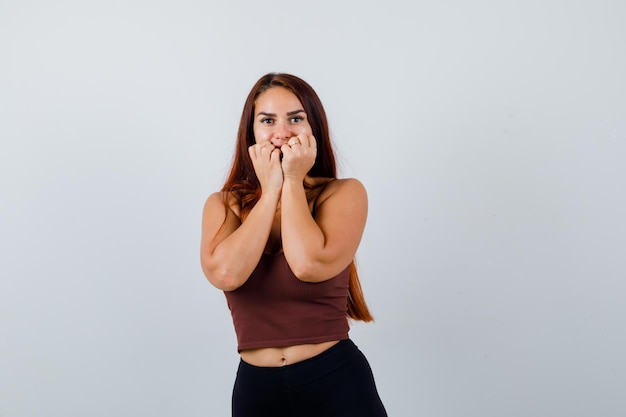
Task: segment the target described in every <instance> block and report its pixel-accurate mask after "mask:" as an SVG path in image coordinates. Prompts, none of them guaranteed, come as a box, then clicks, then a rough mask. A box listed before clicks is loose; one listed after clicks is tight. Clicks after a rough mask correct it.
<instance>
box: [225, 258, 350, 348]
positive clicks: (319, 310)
mask: <svg viewBox="0 0 626 417" xmlns="http://www.w3.org/2000/svg"><path fill="white" fill-rule="evenodd" d="M349 273H350V268H349V267H347V268H346V269H345V270H343V271H342V272H340V273H339V275H337V276H335V277H333V278H331V279H328V280H326V281H322V282H318V283H309V282H304V281H301V280H299V279H298V278H297V277H296V276H295V275H294V274H293V272H292V271H291V269H290V268H289V265H288V264H287V260H286V259H285V255H284V254H283V253H282V252H281V253H277V254H271V255H270V254H263V256H261V260H260V261H259V264H258V265H257V267H256V269H255V270H254V271H253V272H252V274H251V275H250V277H249V278H248V280H247V281H246V282H245V284H243V285H242V286H241V287H239V288H237V289H236V290H234V291H225V292H224V294H225V295H226V300H227V302H228V308H229V309H230V312H231V315H232V317H233V324H234V326H235V333H236V334H237V345H238V346H237V349H238V350H239V351H242V350H244V349H255V348H264V347H280V346H294V345H301V344H307V343H322V342H329V341H332V340H343V339H347V338H348V330H349V325H348V313H347V305H348V281H349Z"/></svg>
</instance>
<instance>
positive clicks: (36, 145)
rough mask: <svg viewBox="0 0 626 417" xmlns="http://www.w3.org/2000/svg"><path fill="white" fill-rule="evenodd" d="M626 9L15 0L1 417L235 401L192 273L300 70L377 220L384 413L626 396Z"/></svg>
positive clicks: (550, 4)
mask: <svg viewBox="0 0 626 417" xmlns="http://www.w3.org/2000/svg"><path fill="white" fill-rule="evenodd" d="M624 22H626V3H624V2H623V1H621V0H615V1H610V0H606V1H598V0H594V1H591V0H584V1H577V2H569V1H557V0H541V1H538V0H528V1H484V0H483V1H473V2H465V1H460V0H458V1H441V2H436V1H430V2H425V1H408V0H407V1H399V0H393V1H385V2H382V1H381V2H375V1H356V0H354V1H343V2H341V1H334V2H331V1H316V2H289V1H276V0H268V1H265V2H257V1H239V2H230V3H227V2H225V1H223V2H211V1H200V0H183V1H180V0H177V1H174V0H171V1H165V0H162V1H147V0H145V1H140V0H130V1H122V0H118V1H106V2H105V1H78V0H75V1H63V0H59V1H54V2H53V1H42V0H30V1H29V0H19V1H18V0H1V1H0V139H1V151H0V204H1V205H0V254H1V255H0V256H1V263H0V274H1V280H0V416H1V417H40V416H41V417H56V416H59V417H84V416H90V417H100V416H102V417H104V416H107V417H108V416H129V417H138V416H150V417H170V416H190V417H191V416H217V417H219V416H227V415H229V413H230V394H231V389H232V383H233V380H234V373H235V368H236V365H237V358H238V357H237V354H236V341H235V336H234V331H233V329H232V323H231V321H230V316H229V312H228V310H227V307H226V303H225V300H224V296H223V294H222V293H221V292H219V291H218V290H216V289H214V288H213V287H211V286H210V284H208V282H207V281H206V280H205V278H204V277H203V275H202V272H201V270H200V266H199V254H198V252H199V247H198V246H199V234H200V216H201V210H202V205H203V203H204V200H205V199H206V197H207V196H208V195H209V194H210V193H211V192H213V191H216V190H218V189H219V188H220V187H221V185H222V182H223V180H224V179H225V174H226V171H227V170H228V168H229V163H230V158H231V155H232V152H233V149H234V140H235V135H236V130H237V124H238V119H239V116H240V113H241V109H242V106H243V102H244V99H245V97H246V95H247V93H248V91H249V89H250V88H251V86H252V85H253V83H254V82H255V81H256V80H257V79H258V78H259V77H260V76H261V75H263V74H264V73H266V72H269V71H285V72H291V73H294V74H296V75H298V76H300V77H302V78H304V79H305V80H307V81H308V82H309V83H310V84H312V85H313V87H314V88H315V89H316V90H317V91H318V93H319V95H320V97H321V98H322V101H323V102H324V103H325V106H326V110H327V112H328V114H329V118H330V123H331V130H332V134H333V138H334V142H335V145H336V148H337V152H338V155H339V160H340V167H341V176H354V177H357V178H359V179H360V180H361V181H362V182H363V183H364V184H365V186H366V187H367V189H368V192H369V197H370V215H369V219H368V226H367V228H366V232H365V236H364V239H363V241H362V244H361V248H360V250H359V254H358V260H359V266H360V271H361V279H362V282H363V286H364V290H365V293H366V297H367V299H368V302H369V304H370V307H371V308H372V310H373V312H374V314H375V316H376V319H377V321H376V322H375V323H374V324H368V325H361V324H359V325H356V326H355V327H353V330H352V332H351V334H352V337H353V339H354V340H355V341H356V343H357V345H359V347H360V348H361V349H362V350H363V351H364V352H365V354H366V355H367V357H368V358H369V360H370V362H371V364H372V367H373V369H374V373H375V376H376V380H377V384H378V388H379V391H380V394H381V396H382V398H383V400H384V402H385V404H386V407H387V409H388V412H389V415H390V416H394V417H401V416H429V417H487V416H493V417H501V416H507V417H555V416H567V417H597V416H602V417H612V416H616V417H617V416H624V413H625V412H626V411H625V410H626V399H625V397H624V392H626V360H625V359H624V352H626V331H625V330H624V329H625V327H624V326H625V322H626V306H625V299H626V283H625V277H626V261H625V258H626V256H625V255H626V237H625V236H626V222H625V220H624V214H625V213H626V192H625V191H626V190H625V188H626V187H625V186H624V179H625V178H626V164H625V162H624V161H625V159H626V145H625V140H626V82H625V76H624V74H626V48H625V46H624V45H625V41H626V24H625V23H624Z"/></svg>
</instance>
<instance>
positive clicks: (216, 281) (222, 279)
mask: <svg viewBox="0 0 626 417" xmlns="http://www.w3.org/2000/svg"><path fill="white" fill-rule="evenodd" d="M202 271H203V272H204V276H205V277H206V279H207V280H208V281H209V282H210V283H211V285H213V286H214V287H215V288H217V289H219V290H222V291H234V290H236V289H237V288H239V287H241V285H242V284H243V282H242V281H241V280H240V279H238V278H237V277H236V275H235V274H233V273H232V271H230V270H229V269H228V268H220V269H216V268H209V267H207V266H205V265H203V266H202Z"/></svg>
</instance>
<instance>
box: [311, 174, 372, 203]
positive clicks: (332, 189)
mask: <svg viewBox="0 0 626 417" xmlns="http://www.w3.org/2000/svg"><path fill="white" fill-rule="evenodd" d="M329 199H342V200H344V199H345V200H353V201H355V202H356V201H363V202H365V203H366V204H367V191H366V189H365V186H364V185H363V183H361V181H359V180H358V179H356V178H337V179H335V180H330V181H328V182H327V183H326V184H325V185H324V189H323V190H322V192H321V193H320V195H319V197H318V198H317V204H316V206H318V207H319V206H320V205H322V204H323V203H324V202H325V201H326V200H329Z"/></svg>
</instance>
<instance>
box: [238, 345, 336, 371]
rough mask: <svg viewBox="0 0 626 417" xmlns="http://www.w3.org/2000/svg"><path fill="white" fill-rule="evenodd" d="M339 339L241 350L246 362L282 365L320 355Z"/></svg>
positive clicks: (267, 365)
mask: <svg viewBox="0 0 626 417" xmlns="http://www.w3.org/2000/svg"><path fill="white" fill-rule="evenodd" d="M338 342H339V341H338V340H334V341H332V342H323V343H314V344H308V345H297V346H285V347H270V348H260V349H247V350H242V351H241V352H240V355H241V359H243V361H244V362H246V363H249V364H250V365H254V366H264V367H280V366H285V365H292V364H294V363H298V362H302V361H304V360H306V359H310V358H312V357H314V356H317V355H319V354H320V353H322V352H324V351H325V350H327V349H330V348H331V347H333V346H334V345H336V344H337V343H338Z"/></svg>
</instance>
